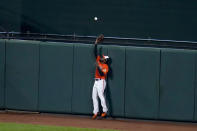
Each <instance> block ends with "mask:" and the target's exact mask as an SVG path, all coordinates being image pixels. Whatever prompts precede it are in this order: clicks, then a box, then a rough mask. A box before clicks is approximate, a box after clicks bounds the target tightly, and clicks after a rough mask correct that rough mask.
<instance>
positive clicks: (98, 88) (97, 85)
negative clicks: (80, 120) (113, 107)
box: [92, 79, 108, 114]
mask: <svg viewBox="0 0 197 131" xmlns="http://www.w3.org/2000/svg"><path fill="white" fill-rule="evenodd" d="M105 88H106V81H105V80H104V79H101V80H95V82H94V86H93V90H92V99H93V107H94V110H93V113H94V114H97V113H98V112H99V105H98V97H99V98H100V100H101V106H102V108H103V112H107V111H108V109H107V105H106V101H105V96H104V91H105Z"/></svg>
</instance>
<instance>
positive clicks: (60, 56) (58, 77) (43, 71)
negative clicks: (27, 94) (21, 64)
mask: <svg viewBox="0 0 197 131" xmlns="http://www.w3.org/2000/svg"><path fill="white" fill-rule="evenodd" d="M72 71H73V44H66V43H55V42H54V43H52V42H50V43H49V42H45V43H41V44H40V81H39V110H40V111H49V112H68V113H70V112H71V97H72V77H73V76H72V75H73V74H72Z"/></svg>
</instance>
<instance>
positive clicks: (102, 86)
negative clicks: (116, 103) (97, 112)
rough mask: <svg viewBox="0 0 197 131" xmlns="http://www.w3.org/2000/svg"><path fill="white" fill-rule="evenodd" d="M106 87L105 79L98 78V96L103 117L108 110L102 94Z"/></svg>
mask: <svg viewBox="0 0 197 131" xmlns="http://www.w3.org/2000/svg"><path fill="white" fill-rule="evenodd" d="M105 88H106V81H105V80H100V81H99V85H98V88H97V89H98V96H99V98H100V100H101V105H102V107H103V114H102V116H103V117H105V116H106V113H107V111H108V108H107V105H106V100H105V96H104V91H105Z"/></svg>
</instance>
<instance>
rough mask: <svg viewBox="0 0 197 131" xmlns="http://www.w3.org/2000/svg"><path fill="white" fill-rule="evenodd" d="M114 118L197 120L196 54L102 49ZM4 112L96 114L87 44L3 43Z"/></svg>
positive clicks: (0, 90) (0, 88)
mask: <svg viewBox="0 0 197 131" xmlns="http://www.w3.org/2000/svg"><path fill="white" fill-rule="evenodd" d="M98 51H101V52H102V53H103V54H105V55H109V56H110V58H111V60H110V61H109V63H108V64H109V68H110V72H109V75H108V78H107V88H106V91H105V96H106V99H107V105H108V107H109V112H108V115H109V116H110V117H122V118H137V119H154V120H174V121H190V122H196V121H197V115H196V112H197V106H196V105H197V92H196V87H197V82H196V78H197V76H196V75H197V70H196V69H197V65H196V62H197V56H196V55H197V54H196V50H189V49H170V48H153V47H134V46H117V45H99V46H98ZM0 62H1V63H0V108H5V109H11V110H25V111H38V112H51V113H65V114H83V115H91V114H92V110H93V106H92V96H91V95H92V87H93V84H94V71H95V65H94V62H95V58H94V55H93V45H92V44H83V43H63V42H40V41H28V40H0Z"/></svg>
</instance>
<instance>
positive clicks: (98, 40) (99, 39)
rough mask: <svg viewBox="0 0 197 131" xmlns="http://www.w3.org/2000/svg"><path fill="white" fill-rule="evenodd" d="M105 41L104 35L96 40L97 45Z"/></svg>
mask: <svg viewBox="0 0 197 131" xmlns="http://www.w3.org/2000/svg"><path fill="white" fill-rule="evenodd" d="M103 39H104V35H103V34H101V35H99V36H98V37H97V38H96V41H95V44H97V43H100V42H102V41H103Z"/></svg>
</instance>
